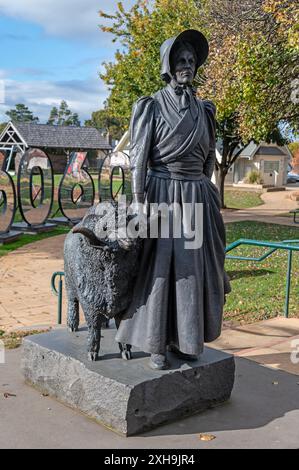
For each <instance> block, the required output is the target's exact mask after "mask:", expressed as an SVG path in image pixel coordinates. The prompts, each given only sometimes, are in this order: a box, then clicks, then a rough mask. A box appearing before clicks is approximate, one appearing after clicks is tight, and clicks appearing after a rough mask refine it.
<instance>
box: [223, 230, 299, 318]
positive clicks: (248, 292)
mask: <svg viewBox="0 0 299 470" xmlns="http://www.w3.org/2000/svg"><path fill="white" fill-rule="evenodd" d="M226 236H227V245H228V244H230V243H232V242H233V241H235V240H237V239H239V238H251V239H255V240H267V241H281V240H286V239H299V227H287V226H283V225H276V224H267V223H262V222H251V221H246V222H234V223H229V224H226ZM265 251H267V248H258V247H249V246H242V247H239V248H237V249H235V250H233V251H231V252H230V254H231V255H243V256H260V255H261V253H265ZM287 257H288V253H287V251H285V252H284V251H281V250H279V251H277V252H275V253H273V254H272V255H271V256H270V257H269V258H267V259H265V260H264V261H262V262H254V261H239V260H226V263H225V269H226V271H227V273H228V275H229V277H230V279H231V286H232V292H231V293H230V294H229V295H228V296H227V301H226V304H225V313H224V319H225V320H231V321H238V322H239V321H242V320H243V321H244V322H246V323H251V322H254V321H261V320H266V319H268V318H273V317H276V316H277V315H283V314H284V301H285V285H286V270H287ZM289 316H290V317H299V253H297V252H293V263H292V277H291V293H290V304H289Z"/></svg>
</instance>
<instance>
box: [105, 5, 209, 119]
mask: <svg viewBox="0 0 299 470" xmlns="http://www.w3.org/2000/svg"><path fill="white" fill-rule="evenodd" d="M150 4H151V2H149V1H146V0H138V1H137V2H136V4H135V5H134V6H133V7H132V8H131V9H130V10H129V11H128V12H126V11H125V9H124V7H123V5H122V2H119V3H118V9H117V11H116V13H115V14H113V15H108V14H106V13H104V12H100V16H101V17H102V19H104V20H105V25H102V30H103V31H106V32H109V33H112V34H113V36H114V41H118V42H119V43H120V44H121V47H122V50H118V51H117V52H116V54H115V61H114V62H109V63H106V64H104V65H105V71H104V72H103V73H102V74H101V75H100V76H101V78H102V80H104V82H105V83H106V84H107V85H108V87H109V89H110V95H109V98H108V100H107V105H108V109H109V113H110V114H111V116H113V117H115V118H117V119H118V120H119V121H120V122H121V125H122V126H123V127H126V126H128V122H129V119H130V115H131V110H132V105H133V103H134V101H136V100H137V99H138V98H140V96H143V95H151V94H152V93H153V92H154V91H157V90H158V89H159V88H161V87H162V86H163V82H162V80H161V79H160V55H159V50H160V46H161V44H162V43H163V41H165V39H167V38H169V37H171V36H174V35H176V34H178V33H179V32H180V31H183V30H184V29H188V28H198V29H201V30H202V31H203V32H204V31H205V27H204V25H203V24H202V21H201V17H200V10H199V9H198V8H197V6H196V5H197V2H196V1H193V0H155V1H154V3H153V7H152V8H150ZM107 23H108V25H107Z"/></svg>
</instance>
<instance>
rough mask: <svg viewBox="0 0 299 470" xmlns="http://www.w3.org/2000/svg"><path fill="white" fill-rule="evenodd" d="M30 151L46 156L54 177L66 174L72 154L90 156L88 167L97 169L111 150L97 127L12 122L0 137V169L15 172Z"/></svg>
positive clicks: (88, 157) (106, 139)
mask: <svg viewBox="0 0 299 470" xmlns="http://www.w3.org/2000/svg"><path fill="white" fill-rule="evenodd" d="M29 148H39V149H41V150H43V151H44V152H46V153H47V154H48V156H49V158H50V160H51V162H52V165H53V168H54V172H55V173H63V172H64V169H65V167H66V164H67V163H68V158H69V155H70V153H71V152H74V151H78V152H79V151H82V152H83V151H84V152H87V166H89V167H91V168H97V167H98V165H99V162H100V161H102V160H103V158H104V157H105V155H107V154H108V153H110V152H111V150H112V146H111V145H110V143H109V140H108V138H107V137H105V136H103V135H102V134H101V132H100V131H99V130H98V129H96V128H94V127H77V126H52V125H49V124H36V123H31V122H9V123H8V124H7V126H6V127H5V129H4V130H3V131H2V132H1V134H0V169H3V170H6V171H10V172H14V171H16V170H17V165H18V162H19V160H20V158H21V156H22V155H23V153H24V152H25V151H26V150H27V149H29ZM1 155H2V157H1Z"/></svg>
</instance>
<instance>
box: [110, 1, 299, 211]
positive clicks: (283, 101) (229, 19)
mask: <svg viewBox="0 0 299 470" xmlns="http://www.w3.org/2000/svg"><path fill="white" fill-rule="evenodd" d="M271 3H278V0H277V1H276V0H267V1H266V0H243V1H242V2H240V1H239V0H202V1H196V0H193V1H192V0H191V1H190V0H188V1H184V0H171V1H169V0H155V1H154V2H149V1H146V0H143V1H141V0H140V1H138V2H137V3H136V5H135V6H134V7H133V8H132V9H131V10H129V11H128V12H126V11H125V10H124V8H123V5H122V3H119V4H118V11H117V12H116V13H115V14H114V15H107V14H105V13H101V16H102V18H105V19H106V20H108V21H110V22H112V24H110V25H109V26H104V27H102V29H103V30H104V31H107V32H110V33H112V34H113V35H114V39H115V40H118V41H119V42H120V43H121V45H122V46H123V50H122V51H118V52H117V53H116V55H115V62H113V63H109V64H106V70H105V72H104V73H103V74H102V75H101V77H102V79H103V80H104V81H105V82H106V84H108V86H109V87H110V96H109V98H108V109H109V112H111V115H113V116H115V117H118V118H119V119H120V120H121V121H122V124H123V125H124V126H125V125H128V122H129V117H130V113H131V106H132V103H133V102H134V101H135V100H136V99H137V98H139V97H140V96H142V95H150V94H152V93H153V92H155V91H156V90H158V89H159V88H161V86H163V84H162V82H161V80H160V73H159V71H160V60H159V48H160V45H161V44H162V42H163V41H164V40H165V39H166V38H168V37H170V36H173V35H177V34H178V33H179V32H180V31H182V30H184V29H187V28H195V29H199V30H201V31H203V32H204V33H205V34H206V35H207V37H208V39H209V43H210V56H209V59H208V61H207V63H206V64H205V66H204V68H201V69H200V70H199V74H198V76H197V79H196V83H197V85H198V95H199V97H200V98H203V99H206V98H208V99H211V100H212V101H214V102H215V104H216V107H217V133H218V138H219V140H220V141H221V143H222V159H221V162H217V163H216V168H217V170H218V174H219V175H220V177H219V189H220V192H221V199H222V205H224V181H225V177H226V175H227V172H228V170H229V168H230V167H231V166H232V164H233V163H234V162H235V161H236V159H237V158H238V156H239V154H240V153H241V151H242V149H243V148H244V146H246V145H247V143H248V142H249V141H251V140H255V141H257V142H260V141H261V140H266V141H276V142H278V143H279V144H282V143H285V142H286V139H285V138H283V136H282V133H281V129H282V128H283V127H284V129H289V131H290V133H291V132H292V131H293V130H294V129H296V127H298V123H299V115H298V113H299V111H298V106H296V103H295V102H294V100H292V99H291V96H292V84H293V83H294V80H295V79H296V77H298V76H299V72H298V64H299V61H298V51H297V49H296V47H294V46H293V45H292V43H291V42H290V35H289V34H287V33H286V30H284V29H283V26H282V21H286V20H285V19H283V20H282V19H281V18H280V16H279V15H278V14H276V13H275V12H276V10H275V12H273V5H272V6H271ZM283 3H284V2H283ZM150 5H151V8H150V7H149V6H150ZM276 6H277V5H276Z"/></svg>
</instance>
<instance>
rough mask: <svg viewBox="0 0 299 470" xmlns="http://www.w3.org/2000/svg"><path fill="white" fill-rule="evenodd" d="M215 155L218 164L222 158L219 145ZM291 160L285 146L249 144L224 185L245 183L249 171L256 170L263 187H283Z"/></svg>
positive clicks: (232, 167)
mask: <svg viewBox="0 0 299 470" xmlns="http://www.w3.org/2000/svg"><path fill="white" fill-rule="evenodd" d="M216 155H217V159H218V161H219V162H220V161H221V158H222V157H221V145H220V146H218V145H217V152H216ZM291 159H292V155H291V152H290V150H289V149H288V147H287V146H286V145H283V146H279V145H277V144H274V143H270V144H268V143H266V142H261V143H259V144H256V143H254V142H250V143H249V144H248V145H247V146H246V147H245V148H244V149H243V150H242V152H241V153H240V155H239V156H238V158H237V160H236V162H235V163H234V164H233V165H232V166H231V168H230V169H229V172H228V174H227V176H226V178H225V184H242V183H245V180H246V177H247V176H248V175H249V174H250V173H251V171H253V170H256V171H258V172H259V173H260V175H261V178H262V180H263V184H264V185H266V186H284V185H285V184H286V182H287V174H288V166H289V163H290V161H291ZM215 173H216V171H214V175H213V181H214V182H216V180H217V175H216V174H215Z"/></svg>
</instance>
